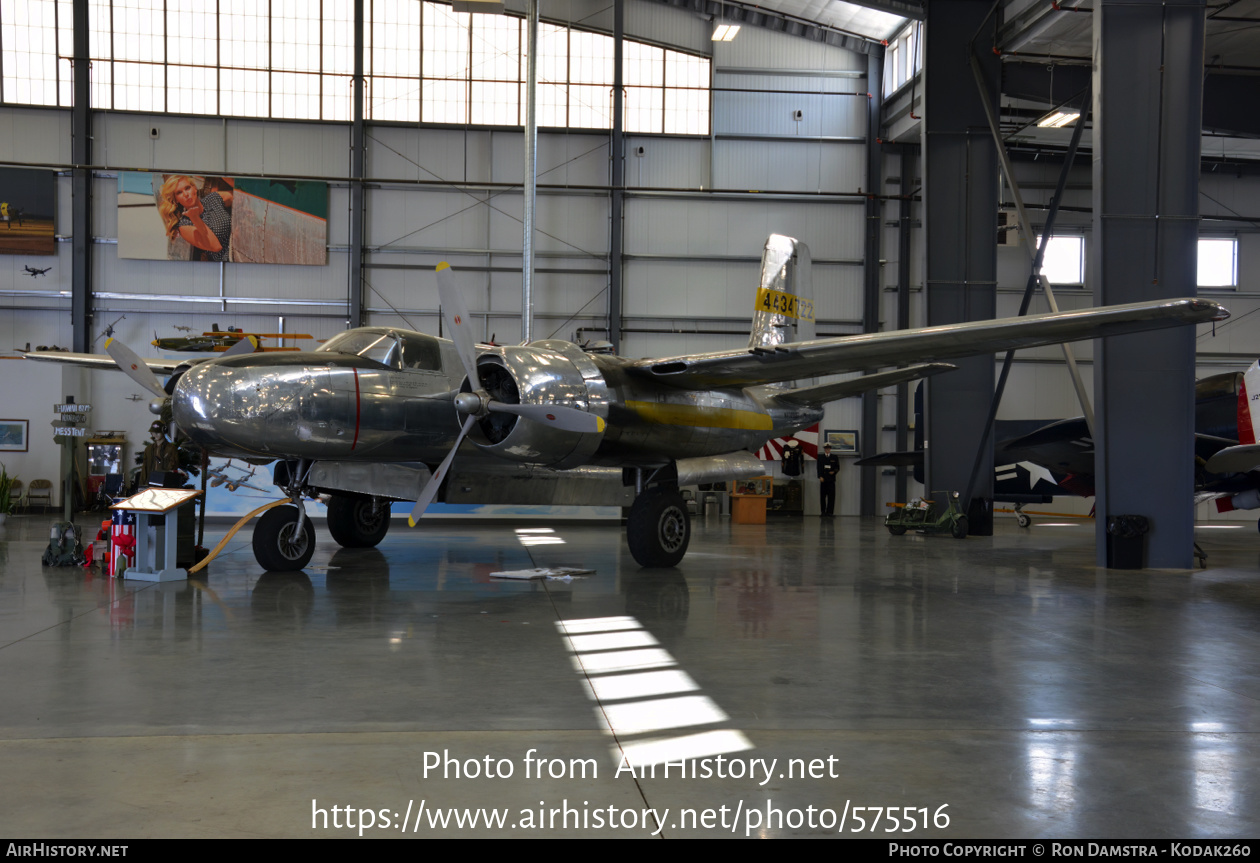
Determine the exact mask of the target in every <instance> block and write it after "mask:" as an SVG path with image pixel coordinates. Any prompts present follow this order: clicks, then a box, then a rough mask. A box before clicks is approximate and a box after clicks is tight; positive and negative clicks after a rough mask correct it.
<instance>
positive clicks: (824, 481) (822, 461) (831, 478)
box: [818, 444, 840, 518]
mask: <svg viewBox="0 0 1260 863" xmlns="http://www.w3.org/2000/svg"><path fill="white" fill-rule="evenodd" d="M839 473H840V456H838V455H832V454H831V444H823V453H822V455H820V456H819V457H818V503H819V505H820V506H821V508H822V517H823V518H834V517H835V514H836V476H837V475H838V474H839Z"/></svg>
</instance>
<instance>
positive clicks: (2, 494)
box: [0, 462, 17, 525]
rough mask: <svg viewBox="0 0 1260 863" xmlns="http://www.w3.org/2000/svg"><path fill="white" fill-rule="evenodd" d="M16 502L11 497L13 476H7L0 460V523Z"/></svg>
mask: <svg viewBox="0 0 1260 863" xmlns="http://www.w3.org/2000/svg"><path fill="white" fill-rule="evenodd" d="M16 504H17V501H15V500H14V499H13V477H11V476H9V471H8V469H7V468H5V466H4V463H3V462H0V525H2V524H4V522H5V519H7V518H8V517H9V513H11V512H13V507H14V505H16Z"/></svg>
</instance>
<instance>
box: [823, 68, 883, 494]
mask: <svg viewBox="0 0 1260 863" xmlns="http://www.w3.org/2000/svg"><path fill="white" fill-rule="evenodd" d="M883 85H884V52H883V51H872V52H871V53H870V54H867V55H866V91H867V93H866V101H867V111H866V116H867V121H866V182H865V184H864V185H863V190H864V191H865V192H866V249H865V252H864V254H863V259H864V260H865V264H864V266H863V272H862V276H863V290H862V332H864V333H877V332H879V306H880V291H879V288H880V284H879V278H880V269H881V268H880V264H879V258H880V244H879V241H880V235H881V234H882V232H883V224H882V218H881V217H882V213H883V204H882V202H881V200H880V194H881V193H882V192H883V190H884V189H883V186H884V178H883V173H884V172H883V167H884V166H883V153H882V152H881V149H882V148H881V146H880V141H879V117H880V114H881V113H882V111H883V108H884V96H883V93H884V86H883ZM819 146H822V145H821V144H820V145H819ZM879 450H880V446H879V393H878V392H867V393H863V394H862V454H863V455H874V454H875V453H877V452H879ZM860 470H861V471H862V478H861V489H860V492H859V497H858V507H859V509H858V512H859V513H860V514H861V515H868V516H869V515H875V514H876V513H877V512H878V510H877V507H878V504H877V502H876V500H875V497H876V492H877V491H878V489H879V470H880V469H879V468H877V467H864V468H861V469H860Z"/></svg>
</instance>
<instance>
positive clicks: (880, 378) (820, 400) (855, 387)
mask: <svg viewBox="0 0 1260 863" xmlns="http://www.w3.org/2000/svg"><path fill="white" fill-rule="evenodd" d="M956 368H958V367H957V366H955V365H951V364H950V363H921V364H920V365H917V366H907V367H906V368H904V369H890V370H889V371H886V372H877V373H875V374H873V375H863V376H861V377H858V378H853V379H852V380H847V381H840V382H839V383H834V384H819V385H818V386H813V387H799V388H797V389H794V390H786V391H784V392H776V393H775V394H774V400H775V401H777V402H781V403H784V404H789V405H805V406H807V407H821V406H822V405H825V404H827V403H828V402H834V401H836V400H837V399H844V398H848V397H849V396H859V395H861V394H862V393H865V392H869V391H871V390H880V389H883V388H884V387H890V386H893V385H894V384H901V383H905V382H906V381H915V380H918V379H920V378H926V377H931V376H932V375H939V374H940V373H941V372H949V371H953V370H954V369H956Z"/></svg>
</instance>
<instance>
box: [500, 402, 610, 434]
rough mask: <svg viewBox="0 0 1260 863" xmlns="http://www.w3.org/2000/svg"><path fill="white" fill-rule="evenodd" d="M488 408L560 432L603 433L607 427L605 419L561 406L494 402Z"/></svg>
mask: <svg viewBox="0 0 1260 863" xmlns="http://www.w3.org/2000/svg"><path fill="white" fill-rule="evenodd" d="M486 407H488V408H489V409H490V410H492V411H498V412H500V413H505V414H516V415H517V416H518V417H524V418H525V419H527V420H532V421H534V422H536V423H542V424H543V425H545V426H550V427H551V428H554V429H559V430H560V431H570V432H602V431H603V430H604V425H605V423H604V419H603V417H600V416H597V415H595V414H592V413H587V412H586V411H583V410H578V409H577V408H568V407H561V406H560V405H513V404H506V403H504V402H495V401H492V402H490V404H488V405H487V406H486Z"/></svg>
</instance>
